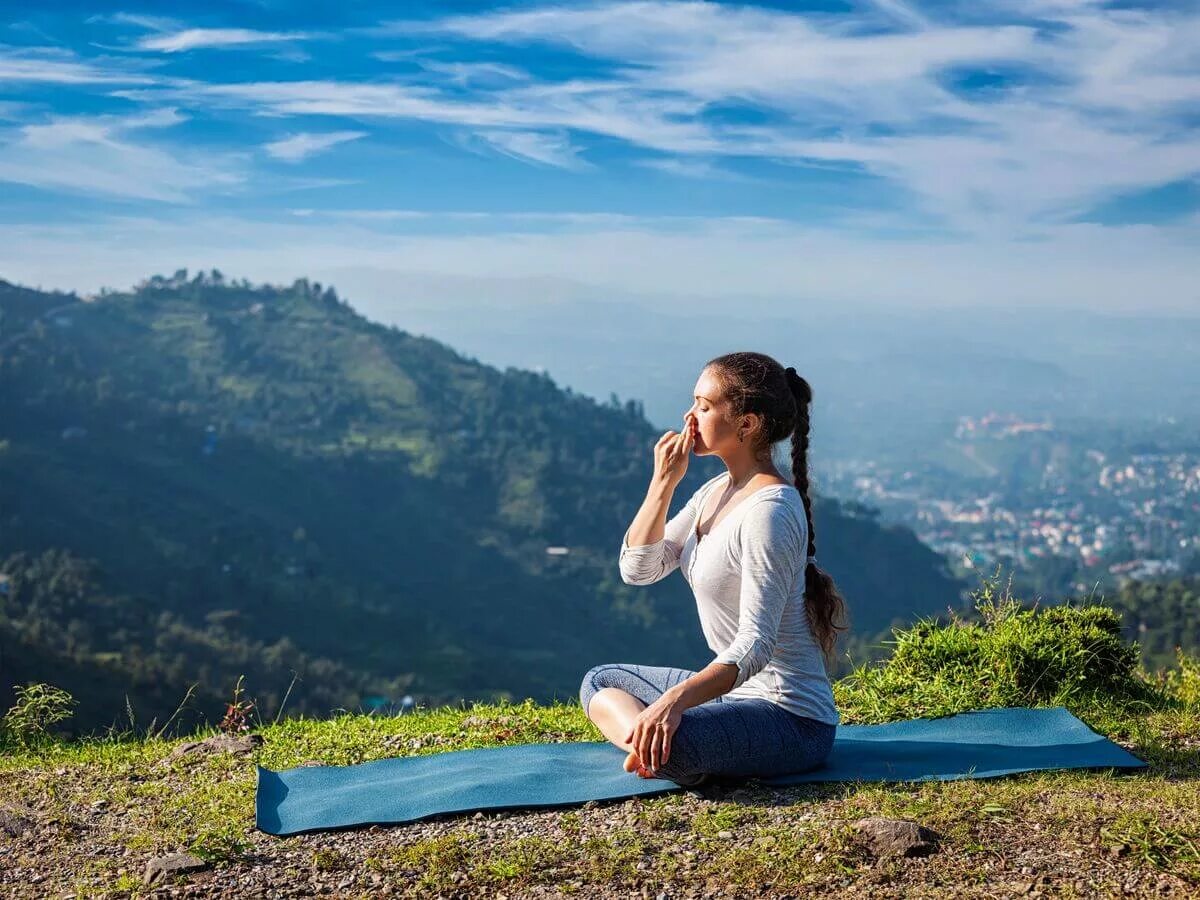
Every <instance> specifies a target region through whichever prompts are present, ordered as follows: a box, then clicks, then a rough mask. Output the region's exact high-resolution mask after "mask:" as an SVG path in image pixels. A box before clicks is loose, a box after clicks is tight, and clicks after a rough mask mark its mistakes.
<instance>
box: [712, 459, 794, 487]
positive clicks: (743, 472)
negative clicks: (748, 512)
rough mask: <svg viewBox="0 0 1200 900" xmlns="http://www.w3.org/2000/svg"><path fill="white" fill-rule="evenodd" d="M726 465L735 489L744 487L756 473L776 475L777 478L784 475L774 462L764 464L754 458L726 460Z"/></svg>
mask: <svg viewBox="0 0 1200 900" xmlns="http://www.w3.org/2000/svg"><path fill="white" fill-rule="evenodd" d="M725 465H726V467H727V468H728V469H729V483H730V484H732V485H733V486H734V489H735V490H741V489H742V488H744V487H745V486H746V485H747V484H748V483H749V482H750V479H752V478H753V477H754V476H755V475H763V474H766V475H774V476H775V477H776V478H782V477H783V476H782V475H780V474H779V470H778V469H776V468H775V466H774V464H772V463H767V464H766V465H763V464H762V463H759V462H758V461H756V460H753V459H739V460H725Z"/></svg>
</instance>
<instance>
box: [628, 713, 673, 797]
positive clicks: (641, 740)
mask: <svg viewBox="0 0 1200 900" xmlns="http://www.w3.org/2000/svg"><path fill="white" fill-rule="evenodd" d="M682 718H683V710H681V709H679V708H678V707H677V706H676V705H675V704H674V703H673V702H672V701H670V700H668V699H666V697H665V695H664V696H663V697H659V698H658V699H657V700H655V701H654V702H653V703H651V704H650V705H649V706H647V707H646V708H645V709H643V710H642V711H641V712H640V713H638V717H637V718H636V719H635V720H634V722H633V727H631V728H630V729H629V733H628V734H627V735H625V741H626V742H627V743H632V744H633V750H634V752H635V753H637V756H638V759H639V760H640V761H641V763H642V765H643V766H645V767H646V769H647V770H648V771H649V772H650V774H651V775H654V776H655V777H657V773H658V767H659V766H661V765H662V764H663V763H665V762H666V761H667V760H668V759H669V758H670V756H671V738H672V736H673V735H674V734H675V731H676V729H678V728H679V722H680V720H681V719H682Z"/></svg>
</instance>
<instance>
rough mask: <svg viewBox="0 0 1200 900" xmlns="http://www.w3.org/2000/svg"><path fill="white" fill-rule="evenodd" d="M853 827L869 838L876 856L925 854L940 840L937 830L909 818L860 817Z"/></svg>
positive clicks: (930, 851) (932, 849) (934, 847)
mask: <svg viewBox="0 0 1200 900" xmlns="http://www.w3.org/2000/svg"><path fill="white" fill-rule="evenodd" d="M852 827H854V828H856V829H858V830H859V832H860V833H862V835H863V836H864V837H865V838H866V839H867V840H868V842H869V843H870V845H871V849H872V850H873V851H874V853H875V855H876V856H925V855H927V854H929V853H932V852H933V851H934V850H935V849H936V846H935V845H936V844H937V842H938V841H939V840H940V836H939V835H938V834H937V833H936V832H935V831H932V830H930V829H928V828H926V827H925V826H924V825H919V824H917V823H916V822H912V821H910V820H908V819H884V818H869V819H859V820H858V821H857V822H854V823H853V825H852Z"/></svg>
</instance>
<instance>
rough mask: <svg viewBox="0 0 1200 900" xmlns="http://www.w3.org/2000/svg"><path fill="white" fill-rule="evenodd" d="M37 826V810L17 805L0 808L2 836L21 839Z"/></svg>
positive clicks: (7, 804) (10, 804) (6, 805)
mask: <svg viewBox="0 0 1200 900" xmlns="http://www.w3.org/2000/svg"><path fill="white" fill-rule="evenodd" d="M36 825H37V812H36V810H33V809H30V808H29V807H28V806H21V805H20V804H16V803H6V804H5V805H3V806H0V834H7V835H9V836H10V837H20V836H21V835H23V834H24V833H25V832H26V831H29V830H30V829H32V828H33V827H34V826H36Z"/></svg>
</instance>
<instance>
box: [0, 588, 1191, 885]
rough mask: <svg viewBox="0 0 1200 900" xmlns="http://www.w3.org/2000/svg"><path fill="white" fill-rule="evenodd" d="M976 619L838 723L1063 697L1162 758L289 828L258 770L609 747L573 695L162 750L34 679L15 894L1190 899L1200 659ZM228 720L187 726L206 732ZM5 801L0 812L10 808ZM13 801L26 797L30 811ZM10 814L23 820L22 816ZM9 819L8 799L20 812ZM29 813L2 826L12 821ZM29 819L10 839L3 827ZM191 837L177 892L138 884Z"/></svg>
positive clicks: (1100, 622) (987, 612)
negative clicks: (531, 745)
mask: <svg viewBox="0 0 1200 900" xmlns="http://www.w3.org/2000/svg"><path fill="white" fill-rule="evenodd" d="M976 601H977V603H976V609H977V610H978V611H979V613H981V619H980V621H979V622H967V621H965V620H955V621H952V622H950V623H949V624H946V625H939V624H935V623H933V622H930V621H925V620H923V621H922V622H919V623H918V624H917V625H915V626H914V627H912V628H910V629H907V630H897V631H896V633H895V642H894V646H893V652H892V655H891V657H890V658H889V659H887V660H885V661H884V662H882V663H875V664H870V665H864V666H861V667H859V668H857V669H855V670H854V671H853V672H852V673H851V674H850V675H848V676H846V677H844V678H842V679H840V680H839V681H837V682H836V684H835V695H836V698H837V702H838V706H839V708H840V710H841V712H842V719H843V722H845V723H846V724H852V723H873V722H884V721H891V720H895V719H905V718H915V717H933V716H942V715H950V714H953V713H956V712H961V711H965V710H969V709H977V708H985V707H1002V706H1057V705H1063V706H1066V707H1067V708H1068V709H1070V710H1071V712H1072V713H1074V714H1075V715H1077V716H1078V717H1079V718H1081V719H1082V720H1084V721H1085V722H1086V723H1087V724H1088V725H1089V726H1090V727H1092V728H1093V729H1094V730H1096V731H1098V732H1100V733H1102V734H1105V735H1107V736H1109V737H1110V738H1111V739H1112V740H1114V741H1116V742H1117V743H1119V744H1121V745H1122V746H1124V747H1126V748H1127V749H1129V750H1131V751H1132V752H1133V753H1135V754H1137V755H1138V756H1139V757H1141V758H1142V759H1144V760H1146V761H1147V762H1148V763H1150V767H1149V768H1148V769H1146V770H1140V771H1137V772H1134V773H1131V774H1124V773H1119V772H1116V771H1114V770H1096V771H1082V770H1075V771H1071V770H1068V771H1056V772H1036V773H1028V774H1022V775H1017V776H1012V777H1004V778H995V779H981V780H963V781H950V782H921V783H900V784H854V783H841V784H809V785H793V786H790V787H786V788H766V787H763V786H762V785H760V784H758V783H757V782H749V783H748V784H746V785H743V786H741V787H736V786H732V785H725V786H722V785H712V786H709V787H706V788H704V789H702V790H701V791H699V792H684V791H680V792H676V793H672V794H667V795H663V796H659V797H653V798H649V799H639V798H632V799H629V800H623V801H612V802H608V803H602V804H597V803H589V804H587V805H585V806H584V807H582V808H565V807H564V808H558V809H548V810H546V809H543V810H517V811H510V812H500V813H466V814H456V815H450V816H444V817H438V818H435V819H430V820H425V821H422V822H416V823H411V824H408V825H400V826H387V827H379V826H374V827H370V828H365V829H354V830H349V831H342V832H329V833H321V834H312V835H298V836H294V837H289V838H277V837H272V836H270V835H266V834H262V833H259V832H257V831H256V830H255V829H254V827H253V798H254V763H255V762H258V763H260V764H262V765H264V766H266V767H268V768H273V769H281V768H288V767H292V766H296V765H300V764H302V763H305V762H309V761H317V762H320V763H324V764H335V765H345V764H351V763H358V762H364V761H367V760H372V759H379V758H383V757H390V756H401V755H416V754H427V753H441V752H445V751H448V750H457V749H466V748H473V747H486V746H497V745H502V744H517V743H527V742H555V741H582V740H602V739H603V736H602V735H601V734H600V732H599V731H598V730H597V729H596V728H595V727H594V726H593V725H592V724H591V723H590V722H589V721H588V720H587V719H586V718H585V717H584V715H583V712H582V710H581V709H580V708H579V706H578V703H577V702H575V703H556V704H553V705H538V704H535V703H533V702H532V701H526V702H524V703H521V704H512V703H501V704H499V705H476V706H475V707H473V708H471V709H459V708H454V707H441V708H437V709H424V708H419V709H418V710H417V711H416V712H415V713H413V714H410V715H404V716H399V717H378V716H363V715H343V716H340V717H337V718H333V719H327V720H321V719H309V718H297V719H288V720H284V721H279V722H274V723H273V722H261V721H255V717H254V715H253V711H252V710H249V709H247V708H246V706H245V705H244V704H242V702H241V701H239V700H238V699H237V698H236V697H235V698H234V699H235V702H234V703H232V704H230V707H231V710H230V715H229V717H228V718H227V723H228V727H229V728H230V729H232V730H236V724H237V721H238V720H239V718H245V719H248V721H247V722H246V725H247V727H248V728H249V729H250V730H251V731H253V732H254V733H256V734H258V735H260V736H261V738H262V744H261V745H260V746H258V747H257V748H256V749H254V750H253V751H252V752H251V753H249V754H241V755H238V754H231V753H219V754H212V755H208V756H203V757H200V758H197V759H192V758H189V757H186V756H184V757H181V758H176V759H170V760H167V759H166V757H168V755H169V754H170V753H171V751H172V749H174V748H175V747H177V746H178V744H179V743H180V742H179V741H177V740H167V739H164V738H161V737H157V736H156V733H154V732H153V730H152V728H147V729H145V730H144V731H142V732H139V731H138V730H137V729H136V728H130V729H127V730H126V731H125V732H124V733H120V734H118V733H115V732H114V733H110V734H109V735H107V736H104V737H94V738H90V739H85V740H78V741H64V740H62V739H59V738H56V737H54V736H53V725H54V720H55V719H56V718H57V717H59V716H62V715H65V714H67V713H68V712H69V700H68V698H67V697H65V696H64V695H62V694H56V693H55V692H54V691H53V689H51V688H49V687H42V688H36V689H35V688H28V689H26V690H25V691H24V692H23V693H22V694H21V698H22V699H21V702H20V703H18V704H17V705H16V706H14V707H13V709H12V710H10V712H9V714H8V716H7V717H6V719H5V731H4V733H3V741H4V743H3V747H4V751H3V753H0V853H2V854H3V855H2V856H0V860H3V866H0V891H3V892H6V893H8V894H11V895H14V896H56V897H58V896H64V897H65V896H74V897H108V896H112V897H116V896H146V895H149V894H151V893H153V892H156V891H166V890H183V885H187V890H188V891H189V892H190V893H192V895H194V894H195V893H196V892H198V893H199V894H201V895H205V896H208V895H214V896H257V895H272V896H287V895H292V896H306V895H311V894H317V893H325V894H331V895H335V896H358V897H367V896H380V895H395V896H412V897H432V896H446V897H450V896H501V895H503V896H506V897H517V896H562V895H566V894H578V895H579V896H587V897H592V896H605V897H609V896H611V897H618V896H619V897H629V896H652V897H659V896H663V895H665V896H668V897H692V896H694V897H707V896H721V897H727V896H746V897H760V896H772V897H774V896H778V897H784V896H802V895H807V894H809V893H812V894H817V893H820V894H821V895H822V896H845V897H860V896H946V897H951V896H954V897H958V896H997V895H1000V896H1010V895H1022V894H1028V895H1042V896H1068V897H1070V896H1078V897H1084V896H1156V897H1161V896H1175V897H1183V896H1196V894H1197V893H1200V822H1198V820H1197V816H1196V812H1197V810H1200V659H1196V658H1193V657H1188V656H1185V655H1184V654H1182V653H1179V654H1178V657H1177V665H1175V666H1174V667H1172V668H1170V669H1167V670H1164V671H1161V672H1156V673H1154V674H1148V673H1147V672H1146V671H1145V670H1144V669H1143V668H1142V667H1141V665H1140V663H1139V657H1138V648H1137V647H1136V646H1134V645H1132V644H1129V643H1127V642H1125V641H1124V640H1123V639H1122V637H1121V631H1120V616H1119V615H1118V614H1117V613H1116V612H1114V611H1113V610H1111V609H1109V608H1106V607H1103V606H1071V605H1066V606H1058V607H1052V608H1045V609H1039V608H1036V607H1035V608H1026V607H1024V606H1023V605H1022V604H1020V603H1019V602H1018V601H1017V600H1015V599H1014V598H1012V597H1011V596H1010V595H1008V594H1007V593H1001V592H1000V591H998V590H996V585H995V584H994V583H991V582H987V583H986V584H985V586H984V588H983V589H982V590H981V591H980V592H978V593H977V595H976ZM212 733H214V730H212V729H210V730H209V731H208V732H204V733H201V734H197V735H194V736H193V738H194V739H198V738H200V737H203V736H205V735H206V734H212ZM5 809H7V810H8V812H7V814H6V813H4V812H3V810H5ZM14 810H15V811H16V812H14ZM5 815H7V816H8V818H7V819H6V818H5ZM14 816H15V817H16V818H15V819H14ZM867 816H886V817H893V818H907V819H912V820H915V821H917V822H919V823H920V824H921V825H924V826H926V827H928V828H931V829H933V830H934V831H935V832H937V834H938V835H940V841H939V843H938V845H937V849H936V850H935V851H934V852H933V853H932V854H930V855H928V856H918V857H889V856H884V857H876V856H875V854H874V852H873V851H871V850H870V849H869V847H868V845H867V844H865V843H864V842H863V841H861V840H859V839H858V838H857V837H856V834H857V833H856V831H855V829H854V827H853V826H852V823H853V822H854V821H855V820H857V819H859V818H862V817H867ZM22 817H23V821H24V824H25V829H24V830H23V831H21V829H20V828H13V829H11V830H9V831H6V828H7V827H8V826H7V825H6V823H12V822H14V821H17V822H18V824H20V821H19V820H21V818H22ZM14 831H19V832H20V834H19V835H18V836H13V834H12V832H14ZM178 851H188V852H190V853H192V854H194V855H195V856H196V857H198V858H199V860H201V861H202V862H203V863H204V864H205V866H204V868H203V869H202V870H200V871H196V872H193V873H191V874H188V875H183V876H176V877H177V878H178V880H179V886H178V887H177V888H171V887H170V886H169V884H168V886H167V887H165V888H164V882H160V883H159V884H158V885H157V886H155V887H150V886H147V885H146V884H145V882H144V881H143V873H144V872H145V870H146V865H147V861H148V860H150V859H151V858H152V857H155V856H160V855H163V854H167V853H173V852H178Z"/></svg>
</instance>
